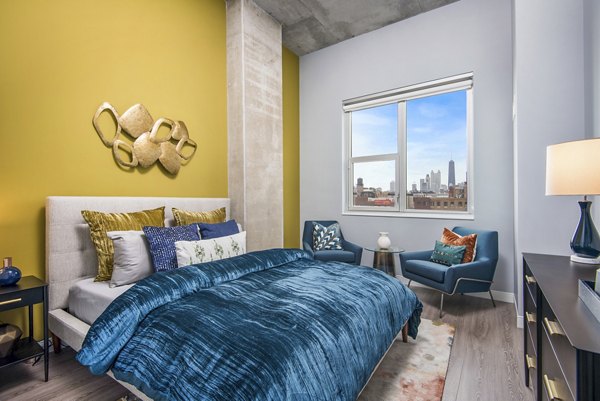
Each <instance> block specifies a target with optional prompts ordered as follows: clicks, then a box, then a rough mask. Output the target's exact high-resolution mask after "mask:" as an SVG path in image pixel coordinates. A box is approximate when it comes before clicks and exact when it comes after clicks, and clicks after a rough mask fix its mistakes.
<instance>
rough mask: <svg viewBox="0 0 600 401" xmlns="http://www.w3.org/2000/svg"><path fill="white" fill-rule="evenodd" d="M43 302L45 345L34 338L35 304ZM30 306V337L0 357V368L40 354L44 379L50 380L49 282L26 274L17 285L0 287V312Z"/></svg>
mask: <svg viewBox="0 0 600 401" xmlns="http://www.w3.org/2000/svg"><path fill="white" fill-rule="evenodd" d="M40 302H41V303H43V307H44V347H43V348H42V347H40V345H39V344H38V343H37V342H36V341H35V340H34V339H33V305H34V304H39V303H40ZM23 306H28V307H29V337H27V338H23V339H21V340H19V342H18V343H17V346H16V348H15V351H14V352H13V353H12V355H10V356H8V357H6V358H0V369H1V368H4V367H6V366H10V365H12V364H15V363H18V362H22V361H25V360H27V359H31V358H35V357H38V356H43V357H44V379H45V381H48V284H46V283H45V282H43V281H42V280H40V279H39V278H37V277H34V276H25V277H23V278H21V280H19V282H18V283H17V284H16V285H12V286H9V287H0V312H2V311H5V310H11V309H16V308H20V307H23Z"/></svg>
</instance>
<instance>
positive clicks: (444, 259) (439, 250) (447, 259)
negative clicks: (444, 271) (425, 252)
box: [429, 241, 467, 266]
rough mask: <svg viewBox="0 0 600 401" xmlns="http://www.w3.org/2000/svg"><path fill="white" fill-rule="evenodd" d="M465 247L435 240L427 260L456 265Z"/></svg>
mask: <svg viewBox="0 0 600 401" xmlns="http://www.w3.org/2000/svg"><path fill="white" fill-rule="evenodd" d="M466 248H467V247H466V246H464V245H461V246H454V245H446V244H444V243H443V242H441V241H435V248H434V249H433V253H432V254H431V258H430V259H429V260H431V261H432V262H434V263H439V264H441V265H445V266H452V265H457V264H459V263H460V262H461V260H462V258H463V255H464V254H465V249H466Z"/></svg>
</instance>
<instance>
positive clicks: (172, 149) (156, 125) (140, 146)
mask: <svg viewBox="0 0 600 401" xmlns="http://www.w3.org/2000/svg"><path fill="white" fill-rule="evenodd" d="M104 112H107V113H109V114H110V115H112V117H113V118H114V120H115V123H116V130H115V133H114V134H113V136H112V138H107V137H106V136H105V135H104V133H103V132H102V130H101V129H100V125H99V124H98V118H99V117H100V115H101V114H102V113H104ZM92 122H93V124H94V128H95V129H96V132H97V133H98V136H99V137H100V139H101V140H102V143H104V145H106V147H109V148H112V150H113V156H114V158H115V160H116V161H117V163H118V164H119V165H120V166H122V167H125V168H135V167H137V166H140V167H143V168H148V167H151V166H152V165H153V164H154V163H156V161H157V160H158V161H159V162H160V164H162V166H163V167H164V168H165V170H167V171H168V172H169V173H171V174H173V175H175V174H177V173H178V172H179V168H180V167H181V165H182V164H185V163H187V162H188V161H189V160H190V159H191V158H192V156H193V155H194V153H196V148H197V145H196V142H194V141H193V140H192V139H190V137H189V134H188V130H187V127H186V126H185V124H184V122H183V121H174V120H170V119H168V118H163V117H161V118H159V119H158V120H156V121H154V119H153V118H152V116H151V115H150V113H149V112H148V110H147V109H146V108H145V107H144V106H143V105H141V104H139V103H138V104H135V105H133V106H131V107H130V108H129V109H128V110H127V111H126V112H125V113H123V114H121V115H119V113H117V111H116V110H115V108H114V107H113V106H112V105H111V104H110V103H108V102H104V103H102V104H101V105H100V107H98V110H97V111H96V114H95V115H94V118H93V120H92ZM161 126H165V127H167V128H169V134H168V135H166V136H161V137H159V136H158V131H159V129H160V127H161ZM123 133H125V134H127V135H129V136H130V137H131V138H133V141H132V142H131V141H126V140H124V139H126V137H125V136H124V135H123ZM186 145H187V146H186ZM184 147H186V148H187V150H186V153H184V152H183V150H184ZM121 153H125V154H127V155H129V160H126V159H123V158H122V157H121Z"/></svg>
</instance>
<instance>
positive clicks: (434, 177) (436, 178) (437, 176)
mask: <svg viewBox="0 0 600 401" xmlns="http://www.w3.org/2000/svg"><path fill="white" fill-rule="evenodd" d="M430 176H431V187H430V188H429V189H430V190H431V191H432V192H435V193H436V194H437V193H439V192H440V188H441V186H442V173H441V171H440V170H438V171H437V173H436V172H434V171H433V170H431V174H430Z"/></svg>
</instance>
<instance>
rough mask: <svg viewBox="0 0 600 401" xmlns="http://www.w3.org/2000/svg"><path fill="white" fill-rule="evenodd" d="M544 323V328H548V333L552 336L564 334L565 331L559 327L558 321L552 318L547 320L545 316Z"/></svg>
mask: <svg viewBox="0 0 600 401" xmlns="http://www.w3.org/2000/svg"><path fill="white" fill-rule="evenodd" d="M544 324H545V325H546V329H548V333H550V335H551V336H553V335H557V336H564V335H565V332H564V331H563V329H562V327H560V324H558V322H555V321H553V320H548V318H547V317H545V318H544Z"/></svg>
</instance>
